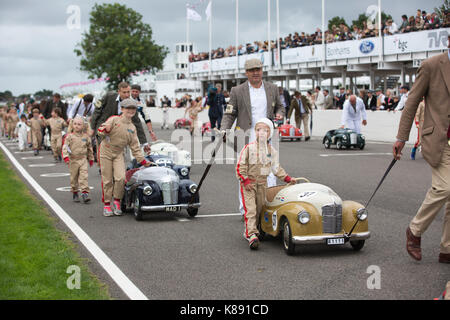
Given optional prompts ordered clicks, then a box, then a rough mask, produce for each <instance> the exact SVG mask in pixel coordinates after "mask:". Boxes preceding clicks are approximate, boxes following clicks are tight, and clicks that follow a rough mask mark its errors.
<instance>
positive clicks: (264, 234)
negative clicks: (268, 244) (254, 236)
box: [258, 224, 266, 241]
mask: <svg viewBox="0 0 450 320" xmlns="http://www.w3.org/2000/svg"><path fill="white" fill-rule="evenodd" d="M258 232H259V235H258V239H259V241H264V238H265V237H266V233H265V232H264V231H263V229H262V228H261V224H258Z"/></svg>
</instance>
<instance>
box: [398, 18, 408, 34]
mask: <svg viewBox="0 0 450 320" xmlns="http://www.w3.org/2000/svg"><path fill="white" fill-rule="evenodd" d="M406 27H408V16H407V15H406V14H404V15H402V24H401V25H400V28H399V30H400V32H405V30H406Z"/></svg>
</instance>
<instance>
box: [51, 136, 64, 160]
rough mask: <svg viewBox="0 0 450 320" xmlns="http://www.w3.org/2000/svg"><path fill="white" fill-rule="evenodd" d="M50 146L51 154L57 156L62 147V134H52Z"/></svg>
mask: <svg viewBox="0 0 450 320" xmlns="http://www.w3.org/2000/svg"><path fill="white" fill-rule="evenodd" d="M51 146H52V151H53V156H54V157H55V158H57V157H58V156H60V155H61V148H62V136H61V133H60V134H52V138H51Z"/></svg>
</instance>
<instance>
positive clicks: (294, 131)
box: [278, 123, 303, 141]
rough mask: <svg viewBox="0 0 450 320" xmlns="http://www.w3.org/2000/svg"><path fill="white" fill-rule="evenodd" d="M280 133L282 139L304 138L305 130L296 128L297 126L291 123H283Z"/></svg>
mask: <svg viewBox="0 0 450 320" xmlns="http://www.w3.org/2000/svg"><path fill="white" fill-rule="evenodd" d="M278 135H279V137H280V140H281V141H283V140H291V141H293V140H298V141H300V140H302V137H303V132H302V130H300V129H298V128H296V127H295V126H293V125H291V124H288V123H286V124H282V125H280V126H279V127H278Z"/></svg>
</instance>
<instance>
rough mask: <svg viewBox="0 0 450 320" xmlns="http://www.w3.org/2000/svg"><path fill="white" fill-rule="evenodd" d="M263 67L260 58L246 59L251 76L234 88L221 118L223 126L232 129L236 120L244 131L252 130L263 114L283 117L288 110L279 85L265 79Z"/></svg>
mask: <svg viewBox="0 0 450 320" xmlns="http://www.w3.org/2000/svg"><path fill="white" fill-rule="evenodd" d="M262 67H263V66H262V63H261V60H259V59H249V60H247V61H246V62H245V75H246V76H247V78H248V80H247V81H245V82H244V83H242V84H241V85H238V86H236V87H233V88H232V89H231V93H230V101H229V102H228V105H227V108H226V110H225V112H224V115H223V118H222V123H221V129H222V130H227V129H231V127H232V126H233V123H234V121H236V126H237V127H239V128H241V129H242V130H245V131H247V130H250V129H251V131H252V132H253V131H254V130H253V129H254V127H255V123H256V121H258V120H259V119H261V118H269V119H270V120H274V119H283V118H284V113H285V110H284V108H283V105H282V104H281V101H280V96H279V93H278V87H277V86H276V85H275V84H273V83H270V82H267V81H263V79H262V75H263V70H262ZM253 138H254V137H253ZM251 140H254V139H251Z"/></svg>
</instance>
